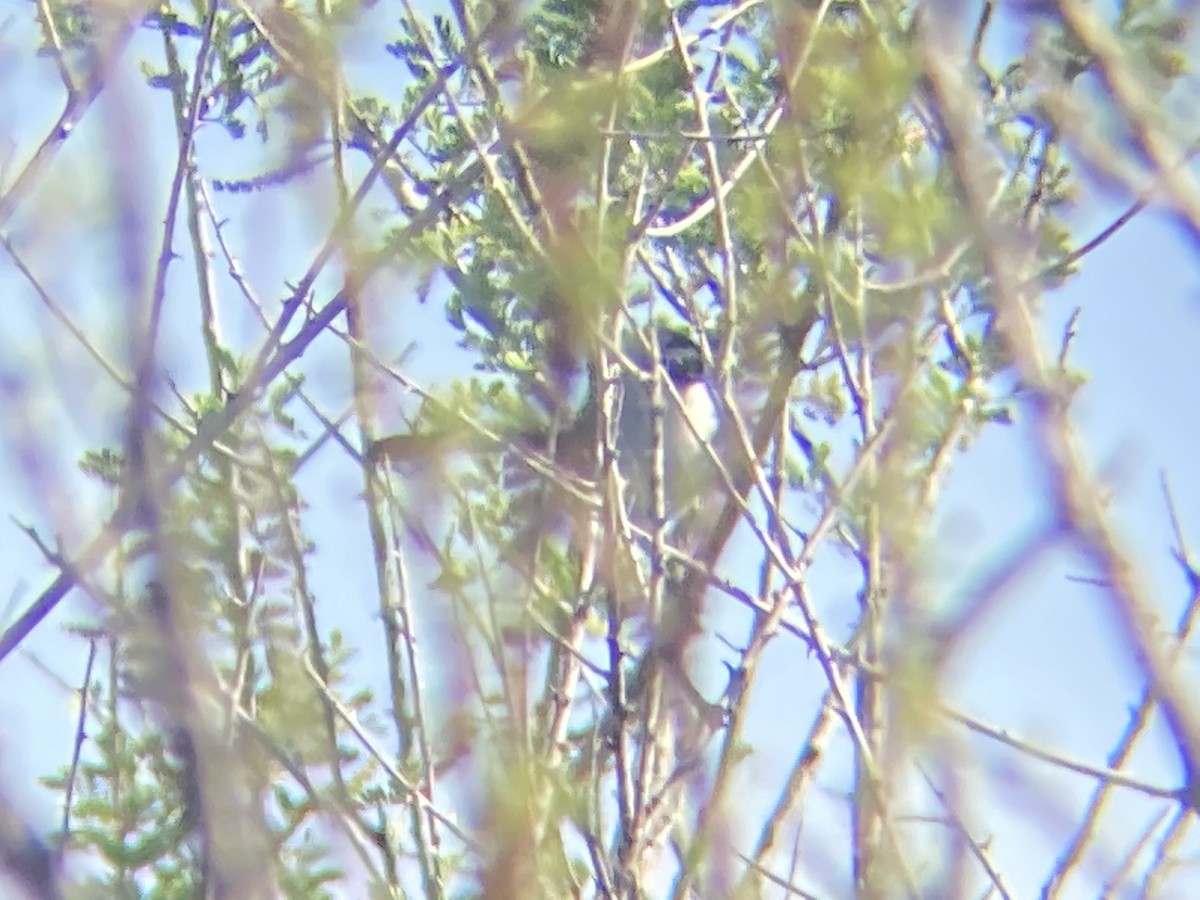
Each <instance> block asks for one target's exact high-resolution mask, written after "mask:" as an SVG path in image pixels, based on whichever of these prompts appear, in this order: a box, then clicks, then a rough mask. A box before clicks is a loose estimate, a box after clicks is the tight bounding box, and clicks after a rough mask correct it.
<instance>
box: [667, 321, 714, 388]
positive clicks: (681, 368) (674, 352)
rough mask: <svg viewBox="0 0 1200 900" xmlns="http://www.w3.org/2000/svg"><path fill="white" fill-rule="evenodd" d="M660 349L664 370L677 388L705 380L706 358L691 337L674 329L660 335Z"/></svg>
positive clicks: (668, 329)
mask: <svg viewBox="0 0 1200 900" xmlns="http://www.w3.org/2000/svg"><path fill="white" fill-rule="evenodd" d="M658 349H659V352H660V353H661V354H662V363H663V368H665V369H666V370H667V374H668V375H669V376H670V377H671V381H672V382H673V383H674V384H675V386H676V387H677V388H683V387H687V386H688V385H690V384H695V383H696V382H697V381H700V380H702V379H703V378H704V357H703V356H702V355H701V353H700V347H699V346H698V345H697V344H696V342H695V341H694V340H692V338H691V335H689V334H688V333H687V332H684V331H676V330H675V329H673V328H662V329H660V331H659V333H658Z"/></svg>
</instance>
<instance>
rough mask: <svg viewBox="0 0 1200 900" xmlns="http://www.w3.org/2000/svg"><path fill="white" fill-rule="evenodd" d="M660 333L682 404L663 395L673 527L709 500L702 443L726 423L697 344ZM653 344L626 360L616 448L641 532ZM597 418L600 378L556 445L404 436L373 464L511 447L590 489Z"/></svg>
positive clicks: (648, 472)
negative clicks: (698, 502) (702, 497)
mask: <svg viewBox="0 0 1200 900" xmlns="http://www.w3.org/2000/svg"><path fill="white" fill-rule="evenodd" d="M657 328H658V331H657V340H658V349H659V361H658V362H659V364H660V365H661V367H662V370H663V371H664V372H665V374H666V376H667V379H668V380H669V382H670V383H671V385H672V386H673V387H674V389H675V392H676V393H677V395H678V398H679V401H678V402H677V401H676V400H675V398H674V397H672V396H671V392H670V391H667V390H665V389H664V390H663V391H662V392H661V395H662V410H661V412H662V433H663V494H664V501H665V504H664V505H665V509H666V518H667V520H668V521H674V520H676V519H677V518H678V517H679V516H680V515H681V514H683V513H684V512H685V510H686V509H687V508H688V507H689V506H690V505H691V504H692V502H693V501H694V500H695V498H696V497H697V496H698V495H699V494H700V493H701V492H702V490H703V487H704V485H703V481H704V476H705V475H707V474H709V473H712V469H711V466H705V465H704V464H703V463H704V462H705V461H706V460H707V458H708V451H707V450H706V449H705V448H704V447H703V446H702V445H701V442H702V441H709V440H712V439H713V438H714V436H715V435H716V434H717V430H718V425H719V415H718V408H717V404H716V402H715V399H714V396H713V394H712V390H711V387H710V385H709V384H708V381H707V380H706V377H705V371H704V361H703V355H702V354H701V351H700V348H699V346H698V345H697V343H696V341H695V340H693V338H692V337H691V335H690V334H688V333H687V332H685V331H682V330H678V329H676V328H672V327H669V326H665V325H659V326H657ZM647 343H648V342H646V341H644V340H638V339H634V340H631V341H629V342H628V344H627V351H626V354H625V356H626V359H627V360H628V361H629V362H630V363H632V365H633V366H634V367H635V370H633V371H631V370H629V369H628V368H626V369H625V370H624V371H622V374H621V376H620V379H619V382H618V387H619V391H618V398H617V402H618V403H619V412H618V413H617V429H616V431H617V433H616V442H615V443H616V460H617V468H618V471H619V472H620V473H621V475H622V477H623V478H624V480H625V482H626V486H627V494H626V501H627V507H628V509H629V511H630V514H631V516H632V518H633V520H634V521H635V523H636V524H638V525H640V526H642V527H649V525H650V515H649V513H650V509H651V504H650V501H651V499H652V490H651V487H652V478H653V460H654V450H655V447H654V417H655V409H654V402H653V397H654V393H653V378H654V366H653V365H652V361H651V360H650V353H649V352H648V346H647ZM598 410H599V403H598V390H597V384H596V378H595V377H594V375H593V376H592V377H590V381H589V385H588V395H587V399H586V401H585V402H584V404H583V405H582V407H581V408H580V410H579V412H578V413H577V414H576V415H575V418H574V420H573V421H572V422H570V423H569V424H568V425H567V426H566V427H565V428H563V429H562V430H561V431H560V432H558V433H557V434H556V435H554V439H553V440H551V436H550V434H549V433H548V431H547V430H536V429H535V430H533V431H530V432H524V433H521V434H517V435H515V436H512V437H511V438H509V439H507V440H499V439H496V438H489V437H487V436H486V435H480V434H476V433H466V432H464V431H455V432H453V433H449V434H398V435H392V436H390V437H386V438H383V439H381V440H379V441H377V442H375V444H374V445H372V446H371V447H370V449H369V451H368V453H367V457H368V459H369V460H372V461H374V460H380V459H386V460H388V461H390V462H393V463H400V464H403V463H405V462H409V461H420V460H429V459H431V458H435V457H437V456H440V455H442V454H446V453H451V452H459V451H471V452H478V451H485V450H488V449H502V448H503V445H504V444H505V443H507V444H508V445H509V446H510V447H511V448H513V449H515V450H517V451H519V453H520V454H521V455H522V456H524V457H526V461H527V462H532V461H534V460H537V459H539V458H540V459H544V460H545V461H546V462H547V463H549V464H552V465H553V466H554V468H555V469H556V470H557V471H558V472H560V473H561V474H562V475H563V476H565V477H567V478H568V479H571V480H575V479H579V480H583V481H591V480H592V479H594V478H595V476H596V474H597V468H598V467H597V466H596V449H597V435H596V425H597V422H596V416H597V414H598ZM689 421H690V423H691V425H690V426H689V424H688V422H689ZM551 446H553V448H554V452H553V454H552V455H551V454H549V453H548V452H547V451H548V449H549V448H550V447H551ZM713 474H715V473H713Z"/></svg>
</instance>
